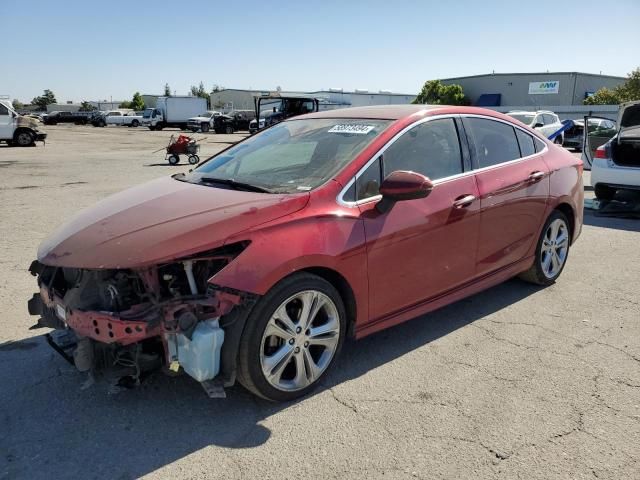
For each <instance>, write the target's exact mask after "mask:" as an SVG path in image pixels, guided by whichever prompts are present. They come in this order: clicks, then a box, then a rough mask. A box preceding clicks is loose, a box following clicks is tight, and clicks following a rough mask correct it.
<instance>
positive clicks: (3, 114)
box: [0, 99, 47, 147]
mask: <svg viewBox="0 0 640 480" xmlns="http://www.w3.org/2000/svg"><path fill="white" fill-rule="evenodd" d="M39 124H40V122H38V121H37V120H35V119H33V118H29V117H23V116H22V115H18V113H17V112H16V111H15V110H14V109H13V105H12V104H11V102H10V101H9V100H5V99H0V142H6V143H8V144H9V145H17V146H19V147H29V146H31V145H33V144H34V143H35V142H36V141H41V142H44V140H45V139H46V138H47V134H46V133H44V132H41V131H40V130H39Z"/></svg>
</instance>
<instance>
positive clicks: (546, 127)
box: [507, 110, 564, 145]
mask: <svg viewBox="0 0 640 480" xmlns="http://www.w3.org/2000/svg"><path fill="white" fill-rule="evenodd" d="M507 115H509V116H510V117H513V118H515V119H516V120H519V121H521V122H522V123H524V124H525V125H526V126H528V127H531V128H533V129H535V130H539V131H540V133H542V134H543V135H544V136H545V137H547V138H549V136H550V135H553V134H554V133H555V132H557V131H558V130H560V129H561V128H562V127H563V125H562V123H561V122H560V118H558V115H556V114H555V113H553V112H550V111H549V110H538V111H537V112H525V111H513V112H508V113H507ZM553 141H554V143H557V144H558V145H562V142H564V133H561V134H560V135H558V136H557V137H556V138H555V139H554V140H553Z"/></svg>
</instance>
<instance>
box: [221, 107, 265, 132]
mask: <svg viewBox="0 0 640 480" xmlns="http://www.w3.org/2000/svg"><path fill="white" fill-rule="evenodd" d="M253 119H255V114H254V113H253V112H243V111H231V112H229V113H227V114H224V115H220V116H218V117H216V118H215V120H214V130H215V131H216V133H234V132H237V131H239V130H249V124H250V122H251V121H252V120H253Z"/></svg>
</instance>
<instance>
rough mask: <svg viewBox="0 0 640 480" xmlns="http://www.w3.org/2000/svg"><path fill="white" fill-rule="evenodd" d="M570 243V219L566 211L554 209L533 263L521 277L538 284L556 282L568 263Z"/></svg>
mask: <svg viewBox="0 0 640 480" xmlns="http://www.w3.org/2000/svg"><path fill="white" fill-rule="evenodd" d="M570 243H571V231H570V230H569V221H568V220H567V217H566V216H565V215H564V213H562V212H561V211H559V210H554V211H553V213H552V214H551V215H549V218H548V219H547V221H546V222H545V224H544V228H543V229H542V233H541V234H540V238H539V239H538V244H537V246H536V256H535V260H534V262H533V265H532V266H531V268H529V270H527V271H526V272H524V273H522V274H521V275H520V278H522V279H523V280H525V281H527V282H530V283H535V284H537V285H545V286H546V285H551V284H552V283H554V282H555V281H556V280H557V279H558V277H559V276H560V274H561V273H562V270H563V269H564V266H565V264H566V263H567V257H568V256H569V244H570Z"/></svg>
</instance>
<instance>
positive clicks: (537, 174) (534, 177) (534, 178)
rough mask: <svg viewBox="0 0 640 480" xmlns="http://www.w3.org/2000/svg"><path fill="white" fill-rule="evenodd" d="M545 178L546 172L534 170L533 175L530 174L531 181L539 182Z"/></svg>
mask: <svg viewBox="0 0 640 480" xmlns="http://www.w3.org/2000/svg"><path fill="white" fill-rule="evenodd" d="M543 178H544V172H538V171H536V172H532V173H531V175H529V181H530V182H537V181H540V180H542V179H543Z"/></svg>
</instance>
